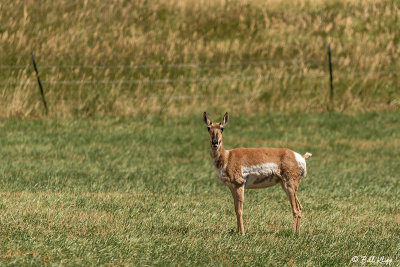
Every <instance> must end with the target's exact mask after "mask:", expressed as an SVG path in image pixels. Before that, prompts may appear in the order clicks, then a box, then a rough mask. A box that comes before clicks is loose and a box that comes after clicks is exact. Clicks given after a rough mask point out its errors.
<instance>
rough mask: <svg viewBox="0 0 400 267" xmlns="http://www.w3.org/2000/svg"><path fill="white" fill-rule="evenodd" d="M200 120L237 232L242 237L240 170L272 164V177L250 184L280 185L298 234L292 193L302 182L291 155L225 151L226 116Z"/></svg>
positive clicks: (284, 150) (280, 150)
mask: <svg viewBox="0 0 400 267" xmlns="http://www.w3.org/2000/svg"><path fill="white" fill-rule="evenodd" d="M203 119H204V123H205V124H206V125H207V127H208V132H209V135H210V145H211V151H210V156H211V160H212V162H213V165H214V167H215V168H216V169H217V170H219V171H220V177H219V178H220V180H221V182H223V183H224V184H225V185H226V186H228V187H229V189H230V190H231V193H232V196H233V199H234V205H235V212H236V216H237V226H238V231H240V232H241V233H242V234H244V226H243V218H242V212H243V201H244V188H245V184H246V180H245V179H244V178H243V176H242V168H243V167H252V166H260V165H262V164H276V166H277V171H276V173H274V176H273V177H272V176H271V177H261V178H257V179H256V181H255V182H254V184H260V183H262V182H264V181H265V180H267V179H270V181H271V184H270V185H267V186H272V185H274V184H277V183H279V184H280V185H281V187H282V188H283V190H284V191H285V192H286V194H287V196H288V198H289V201H290V205H291V207H292V212H293V230H294V232H296V233H298V234H299V233H300V220H301V211H302V206H301V205H300V202H299V200H298V198H297V195H296V192H297V189H298V187H299V184H300V180H301V178H302V172H301V168H300V166H299V163H298V161H297V160H296V157H295V154H294V153H295V152H293V151H292V150H290V149H287V148H236V149H232V150H225V148H224V144H223V141H222V131H223V129H224V127H225V126H226V124H227V122H228V113H226V114H225V116H224V119H223V121H222V122H220V123H212V122H211V121H210V120H209V119H208V117H207V114H206V113H205V112H204V114H203ZM309 157H311V153H306V154H305V155H304V156H303V158H304V159H307V158H309ZM221 176H223V177H221ZM265 187H266V186H265ZM253 188H254V187H253Z"/></svg>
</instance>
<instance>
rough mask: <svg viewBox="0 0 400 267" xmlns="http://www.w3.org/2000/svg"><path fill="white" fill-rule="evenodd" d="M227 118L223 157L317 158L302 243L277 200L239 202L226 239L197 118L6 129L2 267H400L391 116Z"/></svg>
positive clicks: (285, 205)
mask: <svg viewBox="0 0 400 267" xmlns="http://www.w3.org/2000/svg"><path fill="white" fill-rule="evenodd" d="M210 115H211V118H213V119H216V118H217V116H216V115H222V113H221V114H215V113H213V114H210ZM230 115H231V118H230V122H229V125H228V126H227V128H226V131H224V142H225V146H226V147H227V148H233V147H238V146H248V147H260V146H271V147H286V146H287V147H290V148H292V149H293V150H295V151H298V152H301V153H304V152H306V151H309V152H312V153H313V157H312V158H311V159H310V160H309V161H308V177H307V178H306V179H304V180H303V181H302V183H301V184H300V188H299V193H298V196H299V199H300V202H301V203H302V205H303V209H304V212H303V221H302V223H303V224H302V228H301V230H302V234H301V236H299V237H297V236H295V235H293V234H292V230H291V221H292V218H291V210H290V206H289V201H288V200H287V198H286V196H285V194H284V192H283V191H282V189H281V188H280V187H279V186H276V187H272V188H268V189H263V190H248V191H246V192H245V204H244V221H245V228H246V230H247V233H246V236H244V237H242V236H239V235H237V234H236V233H235V227H236V226H235V225H236V221H235V220H236V219H235V216H234V209H233V200H232V199H231V195H230V192H229V190H228V189H227V188H226V187H224V186H223V185H222V184H220V183H219V182H218V181H217V179H216V178H215V177H216V174H215V171H214V170H213V167H212V165H211V162H210V160H209V154H208V149H209V144H208V134H207V132H206V129H205V127H204V125H203V122H202V118H201V114H199V115H198V116H191V115H187V116H181V117H163V118H158V117H157V116H148V117H144V118H136V119H132V118H101V117H95V118H91V119H82V120H63V121H57V120H5V121H2V122H1V124H0V142H1V144H0V145H1V148H2V149H1V150H0V162H1V164H0V177H1V179H0V188H1V191H0V264H4V265H15V266H19V265H21V264H33V265H43V264H61V265H99V264H101V265H104V264H111V265H114V264H115V265H139V266H143V265H166V264H174V265H177V264H180V265H187V266H193V265H227V266H230V265H249V266H250V265H251V266H254V265H267V266H284V265H289V266H290V265H296V266H347V265H348V266H356V265H355V264H352V263H351V258H352V257H353V256H356V255H357V256H363V255H364V256H385V258H391V259H392V260H393V263H392V264H391V266H397V265H399V264H400V255H399V251H400V245H399V244H400V243H399V236H400V230H399V229H400V228H399V224H400V216H399V204H400V200H399V198H398V195H399V193H400V182H399V178H400V177H399V173H400V164H399V160H400V152H399V151H400V150H399V148H400V132H399V131H398V129H399V121H400V115H399V114H398V113H394V112H380V113H365V114H352V115H343V114H336V113H332V114H300V115H284V114H272V115H258V116H253V117H245V116H239V115H237V114H236V113H233V114H230ZM367 265H368V264H367ZM371 265H372V264H369V266H371Z"/></svg>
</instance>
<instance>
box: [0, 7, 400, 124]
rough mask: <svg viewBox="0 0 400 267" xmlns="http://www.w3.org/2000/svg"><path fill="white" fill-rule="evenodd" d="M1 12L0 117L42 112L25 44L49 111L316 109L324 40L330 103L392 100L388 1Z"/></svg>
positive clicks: (397, 32)
mask: <svg viewBox="0 0 400 267" xmlns="http://www.w3.org/2000/svg"><path fill="white" fill-rule="evenodd" d="M0 10H1V21H2V23H1V25H0V40H1V45H0V65H2V67H1V72H0V94H1V102H2V105H1V108H0V117H13V116H19V117H35V116H40V115H41V114H42V113H43V111H42V106H41V102H40V95H39V91H38V88H37V84H36V82H35V76H34V72H33V68H32V67H31V66H29V65H30V51H31V50H33V51H34V53H35V56H36V59H37V61H38V65H39V70H40V74H41V78H42V80H44V87H45V93H46V97H47V100H48V104H49V109H50V114H51V116H55V117H71V116H90V115H94V114H100V115H117V116H125V115H127V116H135V115H140V114H146V113H154V114H181V113H193V112H196V113H198V112H201V111H203V110H204V109H208V110H210V111H211V112H219V113H221V112H223V111H225V110H230V111H235V110H237V111H238V110H240V111H241V113H246V114H255V113H259V112H266V111H281V112H300V111H303V112H323V111H326V110H327V107H328V105H329V83H328V81H329V77H328V76H327V75H328V74H327V73H328V65H327V44H328V43H331V45H332V49H333V64H334V66H333V67H334V75H335V77H334V87H335V109H336V110H338V111H346V112H347V111H348V112H352V111H363V110H376V109H379V110H384V109H398V107H399V103H400V93H399V91H400V90H399V78H398V74H399V67H400V63H399V53H400V46H399V40H400V28H399V27H398V25H399V21H400V20H399V19H400V4H399V2H397V1H379V2H375V1H355V0H348V1H345V0H342V1H323V0H314V1H306V0H301V1H296V2H295V3H293V1H288V0H284V1H273V0H270V1H227V0H221V1H193V0H188V1H178V0H174V1H167V0H157V1H145V0H140V1H132V2H126V1H122V0H120V1H99V0H96V1H76V0H73V1H66V0H62V1H41V2H40V4H39V3H38V2H37V1H22V0H15V1H10V0H5V1H2V2H1V3H0ZM238 63H240V64H238ZM182 64H189V65H182ZM192 64H193V65H192ZM8 65H12V66H15V65H18V66H22V67H21V68H15V67H7V66H8ZM71 65H73V66H76V67H71ZM159 65H162V66H163V67H160V66H159ZM24 66H28V67H24ZM60 66H61V67H60ZM93 66H102V67H93ZM104 66H105V67H104ZM122 66H125V67H122ZM56 81H72V82H61V83H59V82H56ZM76 81H84V82H76ZM99 81H100V82H99Z"/></svg>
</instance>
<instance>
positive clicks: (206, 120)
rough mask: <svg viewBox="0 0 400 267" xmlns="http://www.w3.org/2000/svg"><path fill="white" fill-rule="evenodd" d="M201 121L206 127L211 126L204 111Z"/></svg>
mask: <svg viewBox="0 0 400 267" xmlns="http://www.w3.org/2000/svg"><path fill="white" fill-rule="evenodd" d="M203 120H204V123H205V124H206V125H207V126H209V125H210V124H211V121H210V119H209V118H208V117H207V113H206V112H205V111H204V113H203Z"/></svg>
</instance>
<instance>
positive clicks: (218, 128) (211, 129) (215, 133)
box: [203, 112, 228, 150]
mask: <svg viewBox="0 0 400 267" xmlns="http://www.w3.org/2000/svg"><path fill="white" fill-rule="evenodd" d="M203 120H204V123H205V124H206V125H207V131H208V133H209V134H210V145H211V149H213V150H219V148H220V147H221V144H222V132H223V131H224V127H225V125H226V124H228V112H226V113H225V115H224V118H223V119H222V122H219V123H218V122H211V120H210V119H209V118H208V116H207V113H206V112H204V114H203Z"/></svg>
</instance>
